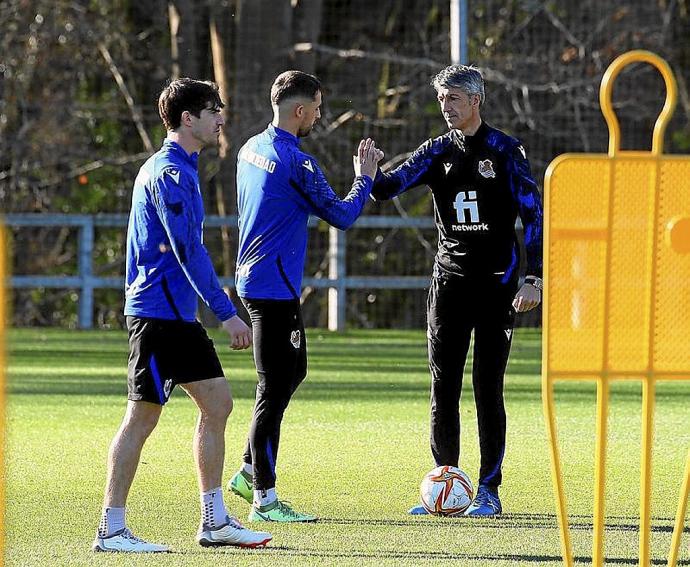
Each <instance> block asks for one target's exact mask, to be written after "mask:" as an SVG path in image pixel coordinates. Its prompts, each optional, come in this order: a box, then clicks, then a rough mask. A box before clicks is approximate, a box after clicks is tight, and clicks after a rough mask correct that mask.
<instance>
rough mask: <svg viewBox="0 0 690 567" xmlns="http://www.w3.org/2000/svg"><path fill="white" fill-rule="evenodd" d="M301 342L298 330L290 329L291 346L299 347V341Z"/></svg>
mask: <svg viewBox="0 0 690 567" xmlns="http://www.w3.org/2000/svg"><path fill="white" fill-rule="evenodd" d="M301 342H302V335H301V333H300V332H299V331H292V333H290V344H292V346H293V347H295V348H299V345H300V343H301Z"/></svg>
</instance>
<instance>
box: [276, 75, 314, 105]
mask: <svg viewBox="0 0 690 567" xmlns="http://www.w3.org/2000/svg"><path fill="white" fill-rule="evenodd" d="M320 90H321V81H319V80H318V79H317V78H316V77H315V76H314V75H310V74H309V73H304V72H302V71H285V72H284V73H281V74H280V75H278V76H277V77H276V80H275V81H273V86H272V87H271V104H274V105H278V104H280V103H281V102H283V101H284V100H287V99H289V98H294V97H304V98H308V99H310V100H314V99H315V98H316V93H318V92H319V91H320Z"/></svg>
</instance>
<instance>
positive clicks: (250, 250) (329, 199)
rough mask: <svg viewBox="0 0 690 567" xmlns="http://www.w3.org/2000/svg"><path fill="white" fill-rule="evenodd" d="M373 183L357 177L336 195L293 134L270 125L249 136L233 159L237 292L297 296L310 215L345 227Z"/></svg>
mask: <svg viewBox="0 0 690 567" xmlns="http://www.w3.org/2000/svg"><path fill="white" fill-rule="evenodd" d="M371 186H372V180H371V179H370V178H369V177H366V176H360V177H356V178H355V180H354V183H353V184H352V189H351V190H350V192H349V193H348V195H347V196H346V197H345V198H344V199H340V198H339V197H338V196H337V195H336V194H335V193H334V192H333V189H331V187H330V185H329V184H328V181H326V178H325V176H324V174H323V172H322V171H321V169H320V168H319V166H318V164H317V163H316V161H315V160H314V158H313V157H311V156H310V155H308V154H306V153H304V152H302V151H301V150H300V149H299V139H298V138H297V137H296V136H293V135H292V134H290V133H289V132H286V131H285V130H281V129H280V128H276V127H275V126H273V125H269V126H268V128H266V130H264V131H263V132H262V133H261V134H258V135H257V136H254V137H253V138H250V139H249V140H248V141H247V143H246V144H245V145H244V146H243V147H242V149H241V150H240V153H239V155H238V157H237V205H238V212H239V229H240V232H239V250H238V257H237V270H236V272H237V273H236V277H235V283H236V285H237V293H238V294H239V295H240V296H241V297H246V298H249V299H296V298H299V294H300V288H301V287H302V272H303V270H304V259H305V255H306V249H307V221H308V219H309V215H310V214H313V215H315V216H317V217H319V218H321V219H323V220H325V221H326V222H328V223H329V224H331V225H333V226H335V227H337V228H339V229H341V230H345V229H346V228H348V227H349V226H351V225H352V223H354V222H355V220H356V219H357V217H358V216H359V215H360V213H361V212H362V208H363V207H364V204H365V203H366V201H367V199H368V197H369V194H370V193H371Z"/></svg>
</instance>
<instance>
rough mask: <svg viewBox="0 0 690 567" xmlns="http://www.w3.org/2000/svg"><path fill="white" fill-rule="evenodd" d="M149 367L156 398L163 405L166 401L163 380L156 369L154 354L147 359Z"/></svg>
mask: <svg viewBox="0 0 690 567" xmlns="http://www.w3.org/2000/svg"><path fill="white" fill-rule="evenodd" d="M149 368H150V369H151V376H153V383H154V385H155V386H156V392H157V393H158V399H159V400H160V403H161V405H162V406H163V405H165V402H166V399H165V392H164V391H163V381H162V378H161V374H160V372H159V371H158V364H157V363H156V358H155V357H154V355H151V358H150V359H149Z"/></svg>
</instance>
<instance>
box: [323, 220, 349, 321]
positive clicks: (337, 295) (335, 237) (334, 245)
mask: <svg viewBox="0 0 690 567" xmlns="http://www.w3.org/2000/svg"><path fill="white" fill-rule="evenodd" d="M346 250H347V247H346V237H345V232H344V231H342V230H338V229H337V228H335V227H333V226H331V227H329V229H328V279H330V280H336V282H335V286H333V287H329V288H328V330H329V331H343V330H344V329H345V316H346V309H345V307H346V303H345V302H346V295H347V294H346V291H345V289H346V287H345V286H346V282H345V278H346V277H347V273H346V272H347V264H346V258H345V255H346Z"/></svg>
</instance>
